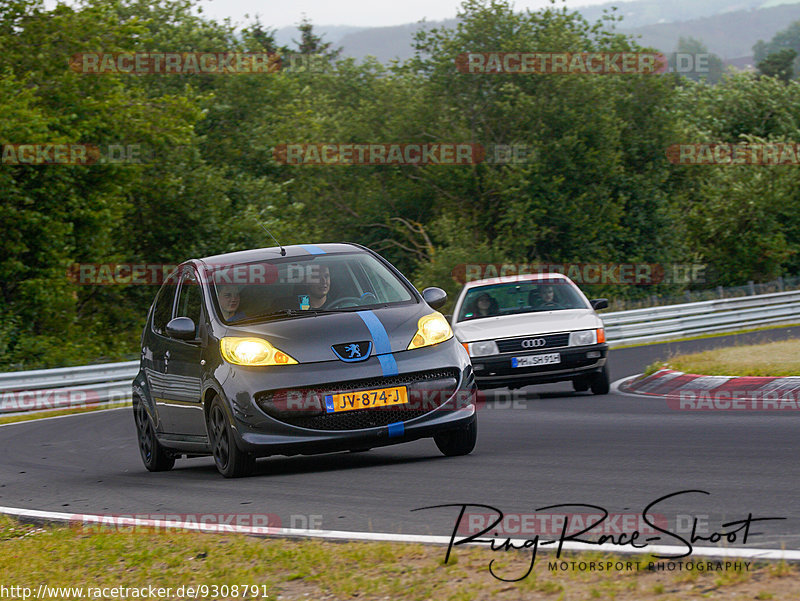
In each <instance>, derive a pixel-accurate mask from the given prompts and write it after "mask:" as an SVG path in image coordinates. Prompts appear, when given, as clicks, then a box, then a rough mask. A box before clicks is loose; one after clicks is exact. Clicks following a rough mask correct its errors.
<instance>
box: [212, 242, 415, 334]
mask: <svg viewBox="0 0 800 601" xmlns="http://www.w3.org/2000/svg"><path fill="white" fill-rule="evenodd" d="M209 279H210V281H211V283H212V286H213V288H214V294H213V295H212V296H213V299H214V302H215V306H216V309H217V314H218V315H219V316H220V317H221V318H222V320H223V321H224V322H225V323H238V322H242V321H245V320H247V321H262V320H271V319H286V318H296V317H304V316H307V315H315V314H319V313H328V312H340V311H355V310H360V309H368V308H376V307H382V306H386V305H391V304H397V303H409V302H413V301H414V296H413V295H412V293H411V291H410V290H409V289H408V288H407V287H406V285H405V284H404V283H403V282H402V281H401V280H399V279H398V278H397V277H396V276H395V275H394V274H393V273H392V272H391V271H390V270H389V269H388V268H387V267H386V266H385V265H384V264H383V263H381V262H380V261H379V260H377V259H376V258H375V257H373V256H372V255H370V254H368V253H365V252H357V253H339V254H325V255H315V256H312V257H309V258H307V259H306V258H305V257H304V258H302V259H301V258H297V257H293V258H291V259H285V258H280V259H275V260H268V261H259V262H255V263H242V264H237V265H215V266H213V267H212V268H211V273H210V277H209Z"/></svg>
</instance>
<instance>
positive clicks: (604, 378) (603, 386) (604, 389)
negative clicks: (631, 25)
mask: <svg viewBox="0 0 800 601" xmlns="http://www.w3.org/2000/svg"><path fill="white" fill-rule="evenodd" d="M591 388H592V392H593V393H594V394H608V391H609V390H610V389H611V384H610V382H609V381H608V366H606V365H604V366H603V369H602V370H600V371H599V372H598V373H596V374H594V375H592V383H591Z"/></svg>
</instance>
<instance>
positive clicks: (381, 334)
mask: <svg viewBox="0 0 800 601" xmlns="http://www.w3.org/2000/svg"><path fill="white" fill-rule="evenodd" d="M356 315H358V316H359V317H360V318H361V319H362V321H363V322H364V324H365V325H366V326H367V329H368V330H369V333H370V335H371V336H372V342H373V343H374V344H375V354H376V355H377V356H378V361H380V362H381V370H382V371H383V375H384V376H396V375H397V374H398V373H399V372H398V370H397V361H395V359H394V355H392V345H391V343H390V342H389V335H388V334H387V333H386V328H384V327H383V324H382V323H381V320H380V319H378V316H377V315H375V313H373V312H372V311H356Z"/></svg>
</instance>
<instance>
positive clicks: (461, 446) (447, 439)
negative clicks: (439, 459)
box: [433, 419, 478, 457]
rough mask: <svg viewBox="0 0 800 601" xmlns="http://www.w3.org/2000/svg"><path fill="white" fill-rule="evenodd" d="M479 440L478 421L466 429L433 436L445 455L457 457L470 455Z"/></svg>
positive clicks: (474, 421)
mask: <svg viewBox="0 0 800 601" xmlns="http://www.w3.org/2000/svg"><path fill="white" fill-rule="evenodd" d="M477 440H478V420H477V419H474V420H472V422H470V424H469V425H468V426H467V427H466V428H461V429H460V430H450V431H448V432H441V433H439V434H435V435H434V436H433V441H434V442H435V443H436V446H437V447H439V450H440V451H441V452H442V454H443V455H446V456H447V457H456V456H458V455H469V454H470V453H471V452H472V449H474V448H475V443H476V442H477Z"/></svg>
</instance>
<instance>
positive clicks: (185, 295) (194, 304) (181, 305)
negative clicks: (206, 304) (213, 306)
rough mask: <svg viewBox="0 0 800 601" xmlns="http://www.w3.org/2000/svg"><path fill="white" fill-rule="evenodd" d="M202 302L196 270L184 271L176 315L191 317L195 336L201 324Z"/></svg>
mask: <svg viewBox="0 0 800 601" xmlns="http://www.w3.org/2000/svg"><path fill="white" fill-rule="evenodd" d="M202 304H203V303H202V295H201V293H200V286H199V285H198V283H197V276H196V275H195V273H194V270H192V269H190V270H188V271H186V272H184V274H183V279H182V280H181V291H180V296H179V297H178V308H177V312H176V313H175V317H188V318H190V319H191V320H192V321H193V322H194V325H195V336H197V328H198V327H199V326H200V310H201V306H202Z"/></svg>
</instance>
